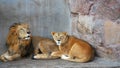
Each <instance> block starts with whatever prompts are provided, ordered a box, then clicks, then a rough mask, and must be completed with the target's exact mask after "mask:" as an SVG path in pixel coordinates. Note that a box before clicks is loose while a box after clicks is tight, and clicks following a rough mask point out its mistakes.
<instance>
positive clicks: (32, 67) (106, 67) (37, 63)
mask: <svg viewBox="0 0 120 68" xmlns="http://www.w3.org/2000/svg"><path fill="white" fill-rule="evenodd" d="M113 67H114V68H120V63H119V62H113V61H110V60H105V59H104V58H98V57H96V58H95V60H93V61H91V62H88V63H75V62H69V61H65V60H61V59H54V60H32V59H30V58H27V59H20V60H17V61H11V62H5V63H2V62H0V68H113Z"/></svg>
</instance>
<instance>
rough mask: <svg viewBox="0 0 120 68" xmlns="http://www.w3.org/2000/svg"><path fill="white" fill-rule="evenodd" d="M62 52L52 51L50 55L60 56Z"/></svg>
mask: <svg viewBox="0 0 120 68" xmlns="http://www.w3.org/2000/svg"><path fill="white" fill-rule="evenodd" d="M62 54H63V53H62V52H61V51H56V52H52V54H51V56H54V57H61V56H62Z"/></svg>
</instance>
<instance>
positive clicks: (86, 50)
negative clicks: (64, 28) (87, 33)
mask: <svg viewBox="0 0 120 68" xmlns="http://www.w3.org/2000/svg"><path fill="white" fill-rule="evenodd" d="M51 34H52V36H53V39H54V41H55V42H56V44H57V45H58V46H59V51H57V52H53V53H52V54H51V55H52V56H58V57H61V59H64V60H69V61H74V62H88V61H90V60H91V59H92V58H93V57H94V50H93V49H92V47H91V46H90V45H89V44H88V43H87V42H85V41H83V40H80V39H78V38H75V37H73V36H70V35H67V33H66V32H51Z"/></svg>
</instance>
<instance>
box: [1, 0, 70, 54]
mask: <svg viewBox="0 0 120 68" xmlns="http://www.w3.org/2000/svg"><path fill="white" fill-rule="evenodd" d="M15 22H28V24H30V26H31V31H32V34H33V35H40V36H44V37H51V34H50V32H51V31H67V32H69V33H70V31H71V29H70V26H71V25H70V24H69V23H70V12H69V8H68V5H67V3H66V1H64V0H0V53H2V52H3V51H5V48H6V47H5V45H4V44H5V40H6V36H7V33H8V28H9V26H10V25H12V23H15Z"/></svg>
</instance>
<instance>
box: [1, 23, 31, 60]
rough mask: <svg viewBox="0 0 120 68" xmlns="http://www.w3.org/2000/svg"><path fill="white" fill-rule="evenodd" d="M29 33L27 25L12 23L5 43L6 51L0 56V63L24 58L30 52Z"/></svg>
mask: <svg viewBox="0 0 120 68" xmlns="http://www.w3.org/2000/svg"><path fill="white" fill-rule="evenodd" d="M30 44H31V33H30V29H29V25H28V24H25V23H14V24H13V25H12V26H11V27H10V28H9V33H8V37H7V41H6V45H7V47H8V50H7V51H6V52H5V53H4V54H2V55H1V56H0V60H1V61H4V62H6V61H11V60H15V59H19V58H21V57H24V56H26V55H27V54H28V53H29V52H30V47H31V46H30Z"/></svg>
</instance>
